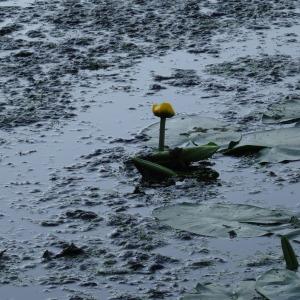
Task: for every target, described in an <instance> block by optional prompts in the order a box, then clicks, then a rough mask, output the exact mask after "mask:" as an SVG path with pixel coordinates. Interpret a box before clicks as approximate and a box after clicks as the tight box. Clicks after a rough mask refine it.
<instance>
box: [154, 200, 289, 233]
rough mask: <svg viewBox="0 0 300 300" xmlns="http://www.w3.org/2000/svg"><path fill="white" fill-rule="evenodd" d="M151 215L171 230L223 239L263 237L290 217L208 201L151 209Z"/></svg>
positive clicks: (286, 222) (276, 212)
mask: <svg viewBox="0 0 300 300" xmlns="http://www.w3.org/2000/svg"><path fill="white" fill-rule="evenodd" d="M153 216H154V217H155V218H157V219H158V220H159V221H160V222H161V223H163V224H165V225H169V226H171V227H173V228H175V229H179V230H184V231H189V232H192V233H196V234H199V235H203V236H211V237H224V238H226V237H235V236H238V237H255V236H263V235H266V234H270V233H273V232H274V231H275V230H276V229H278V228H280V225H281V224H284V225H286V224H288V223H289V221H290V219H291V215H290V214H288V213H285V212H281V211H277V210H270V209H266V208H261V207H258V206H252V205H244V204H209V203H202V204H189V203H182V204H175V205H171V206H165V207H160V208H157V209H155V210H154V211H153ZM291 230H293V229H291Z"/></svg>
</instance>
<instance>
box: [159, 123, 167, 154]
mask: <svg viewBox="0 0 300 300" xmlns="http://www.w3.org/2000/svg"><path fill="white" fill-rule="evenodd" d="M165 130H166V118H160V127H159V145H158V151H164V150H165Z"/></svg>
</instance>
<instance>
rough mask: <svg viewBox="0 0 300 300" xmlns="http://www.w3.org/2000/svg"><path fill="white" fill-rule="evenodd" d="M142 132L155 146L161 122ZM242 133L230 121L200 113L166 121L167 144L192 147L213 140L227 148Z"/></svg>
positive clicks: (237, 139) (238, 138) (149, 144)
mask: <svg viewBox="0 0 300 300" xmlns="http://www.w3.org/2000/svg"><path fill="white" fill-rule="evenodd" d="M142 134H145V135H146V136H147V137H149V140H148V141H147V145H148V146H149V147H152V148H155V147H157V144H158V134H159V122H157V123H154V124H152V125H150V126H149V127H147V128H146V129H144V130H143V131H142ZM240 138H241V134H240V133H238V132H236V131H235V128H233V127H231V126H230V125H229V124H228V123H225V122H222V121H220V120H217V119H213V118H205V117H199V116H198V115H186V116H177V117H174V118H172V119H168V120H167V122H166V141H165V143H166V146H168V147H169V148H175V147H191V146H195V145H203V144H207V143H209V142H213V143H215V144H217V145H219V146H220V147H221V148H223V149H224V148H227V147H228V145H229V143H230V142H231V141H239V140H240Z"/></svg>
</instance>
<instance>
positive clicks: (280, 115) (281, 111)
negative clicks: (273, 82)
mask: <svg viewBox="0 0 300 300" xmlns="http://www.w3.org/2000/svg"><path fill="white" fill-rule="evenodd" d="M262 121H263V122H264V123H266V124H276V123H281V124H289V123H295V122H297V121H300V97H299V96H292V97H289V98H288V99H287V100H286V101H285V102H283V103H279V104H275V105H272V106H271V107H270V108H269V110H268V112H266V113H264V114H263V116H262Z"/></svg>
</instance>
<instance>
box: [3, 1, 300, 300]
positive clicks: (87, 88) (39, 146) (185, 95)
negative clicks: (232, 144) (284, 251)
mask: <svg viewBox="0 0 300 300" xmlns="http://www.w3.org/2000/svg"><path fill="white" fill-rule="evenodd" d="M100 2H101V1H100ZM125 2H126V1H125ZM138 2H139V1H136V3H135V4H134V5H135V6H134V7H136V6H138V7H139V9H140V10H141V11H144V10H145V11H147V12H148V13H150V12H151V5H150V4H147V5H146V4H145V5H144V6H143V5H142V4H138ZM184 2H186V4H188V2H189V3H192V2H193V1H184ZM289 2H292V4H295V5H296V4H297V1H289ZM76 3H77V6H78V7H79V8H80V11H82V12H87V11H89V12H93V11H94V9H96V8H97V5H98V6H100V3H96V2H93V1H91V2H89V1H65V2H64V1H62V2H60V1H57V2H55V3H50V2H46V1H45V2H43V1H41V2H37V1H2V2H0V6H1V7H8V6H20V8H19V9H20V12H18V14H17V16H15V13H14V12H11V11H10V10H9V9H7V10H5V15H3V16H2V19H1V20H0V21H2V22H1V23H0V29H1V28H2V27H3V26H6V25H7V24H10V23H16V24H18V23H21V24H22V26H23V28H20V29H16V31H12V33H9V34H7V35H5V36H4V37H2V38H1V43H2V44H1V45H2V46H1V52H0V59H1V66H5V67H7V70H6V71H7V72H8V73H7V74H9V76H8V77H9V78H8V77H7V78H6V77H5V74H4V73H1V74H0V75H1V78H2V81H3V82H5V84H4V83H3V84H2V85H1V90H0V92H1V94H0V96H1V99H0V103H2V102H3V103H5V109H6V111H4V112H2V111H1V114H3V115H4V116H5V117H6V116H7V115H11V116H12V118H7V119H5V120H6V121H5V122H4V121H1V122H2V123H1V124H2V126H1V128H2V129H1V139H0V143H1V141H2V139H3V141H4V142H3V144H2V145H1V146H0V147H1V148H0V163H1V174H0V190H1V195H0V200H1V211H0V212H1V217H0V225H1V226H0V234H1V242H0V249H6V250H7V251H6V254H5V256H4V257H3V258H1V264H2V266H3V270H2V274H1V276H0V282H1V285H0V293H1V297H2V298H1V299H5V300H6V299H15V300H19V299H27V298H28V299H32V300H34V299H70V300H71V299H73V300H74V299H158V298H164V299H178V297H179V296H180V295H181V294H182V293H184V292H187V291H190V290H191V289H192V288H193V287H194V286H195V285H196V283H197V282H219V283H220V284H224V283H228V284H231V283H233V282H235V281H237V280H241V279H245V278H252V279H254V278H255V277H256V276H257V275H259V274H261V272H263V271H264V270H265V269H266V268H268V267H269V266H266V265H262V266H260V267H255V266H252V267H251V266H250V267H249V265H247V262H248V261H255V260H257V259H259V258H261V257H264V256H265V255H269V256H270V257H273V260H272V263H271V265H272V266H280V265H282V263H281V260H280V258H281V249H280V245H279V241H278V238H276V237H272V238H270V237H269V238H266V237H264V238H255V239H233V240H226V239H210V238H205V237H198V236H187V237H182V236H181V235H180V233H178V232H174V231H173V230H171V229H169V228H165V227H161V226H160V225H159V224H158V223H157V222H156V221H155V220H154V219H153V218H152V217H151V212H152V210H153V209H154V208H156V207H158V206H161V205H164V204H169V203H175V202H183V201H188V202H196V203H198V202H201V201H211V202H219V201H222V202H223V201H224V202H230V203H248V204H249V203H251V204H253V205H258V206H262V207H271V208H284V209H289V210H292V211H298V212H299V202H298V201H299V192H300V184H299V169H300V168H299V167H300V163H299V162H296V163H290V164H277V165H270V166H259V165H257V164H256V163H252V164H251V163H249V160H247V159H237V158H228V157H223V156H216V157H215V158H214V159H213V162H214V163H215V165H214V166H213V167H214V168H215V169H216V170H217V171H218V172H219V173H220V180H219V182H218V184H212V185H205V184H200V183H198V182H197V183H195V182H193V181H187V182H181V183H178V184H177V185H175V186H170V187H148V188H147V187H140V188H141V190H142V193H140V194H135V193H133V191H134V190H135V187H136V186H139V176H138V174H137V173H135V172H132V171H128V170H127V168H126V166H125V164H124V162H125V161H126V160H127V159H128V158H129V157H130V156H131V155H133V154H134V153H136V152H137V151H140V150H141V149H142V147H143V142H142V141H137V140H136V139H135V135H136V133H138V132H140V131H141V130H142V129H143V128H145V127H146V126H148V125H149V124H151V123H153V122H156V121H157V120H156V118H155V117H153V116H152V113H151V105H152V103H154V102H158V101H162V100H168V101H171V102H172V104H173V105H174V107H175V109H176V111H177V112H178V113H179V114H191V113H193V114H195V113H196V114H199V115H200V116H206V117H207V116H209V117H214V118H217V119H222V120H226V121H228V122H230V123H231V124H234V125H238V126H240V127H241V129H242V130H243V131H254V130H258V129H266V128H272V126H270V125H268V126H267V125H263V124H262V123H261V122H260V116H259V113H260V112H262V111H263V110H264V109H266V108H267V107H268V105H269V104H270V103H273V102H274V101H277V100H278V98H280V97H284V96H286V95H287V94H290V93H298V89H297V84H299V82H300V81H299V80H300V75H299V73H298V74H294V75H293V76H287V75H285V73H283V75H282V76H281V78H280V80H278V81H274V82H273V83H270V84H265V82H263V79H261V77H259V76H257V77H254V78H247V76H246V75H245V76H244V75H243V74H242V75H241V78H234V77H232V76H231V77H230V76H225V75H224V74H223V73H222V72H220V73H219V74H217V75H213V74H210V73H209V72H208V71H207V70H208V68H209V67H210V66H219V64H221V63H223V62H228V63H235V62H236V61H237V60H238V58H240V57H243V58H244V57H248V56H249V57H251V58H253V59H259V58H262V57H264V55H267V56H268V57H274V56H275V55H281V56H286V57H288V60H289V61H290V62H294V63H297V62H298V61H299V57H300V56H299V54H300V40H299V34H300V25H299V24H298V21H297V15H295V14H297V13H298V14H299V12H297V8H296V7H294V8H293V9H290V14H287V16H286V17H284V16H282V15H280V16H278V17H277V18H278V20H277V22H276V21H269V23H268V22H267V23H268V24H267V25H269V28H265V29H259V30H256V29H253V27H251V26H249V24H250V25H253V22H254V21H253V20H252V19H251V17H249V16H247V17H243V16H240V15H239V14H238V13H237V12H238V10H237V12H235V11H233V12H231V11H230V9H229V8H228V7H227V6H226V10H225V16H223V17H220V18H219V19H220V20H218V18H213V19H212V20H211V22H216V24H217V25H215V27H214V28H213V29H212V28H211V27H209V30H208V28H206V27H205V28H204V29H203V28H200V29H199V28H198V29H199V30H200V31H201V30H206V36H205V34H204V33H203V34H202V37H201V39H202V40H201V43H200V45H198V44H197V43H198V39H197V38H196V39H195V38H193V34H192V33H191V32H190V29H189V28H190V27H189V26H187V28H185V34H183V35H181V34H179V33H177V29H176V28H171V29H170V34H173V35H174V36H173V37H172V36H171V37H160V35H159V33H155V34H154V33H153V31H152V30H151V29H147V28H145V30H149V31H147V33H148V39H147V38H146V37H144V36H143V35H142V34H141V35H138V34H136V36H134V37H132V40H130V42H132V43H133V41H134V42H135V45H136V48H137V49H135V48H134V47H135V46H133V45H128V44H126V45H125V43H124V45H123V44H122V47H123V48H122V47H121V46H120V45H118V44H117V42H113V37H114V34H117V33H116V32H117V31H115V29H112V30H111V31H110V29H107V28H105V30H106V33H104V30H103V31H101V34H100V33H98V34H97V30H98V29H97V28H98V27H97V26H100V25H97V26H96V25H95V26H94V27H89V26H91V23H92V21H93V19H92V17H93V15H92V14H91V15H90V16H89V15H88V16H87V15H82V16H81V15H80V17H79V18H81V19H80V20H81V22H78V23H76V22H75V21H74V20H72V16H73V18H74V19H75V15H76V11H75V13H74V14H73V15H72V13H71V11H72V9H76ZM126 3H127V2H126ZM128 3H129V2H128ZM224 3H225V4H226V1H225V2H224V1H220V2H219V3H218V2H217V1H207V2H203V7H202V6H201V7H200V11H201V13H204V14H207V15H210V14H212V13H213V12H214V11H217V10H218V5H223V4H224ZM241 3H242V2H241ZM270 3H271V4H272V5H273V4H274V3H275V1H274V3H273V1H270ZM102 4H103V3H102V2H101V5H102ZM151 4H152V5H154V4H155V5H157V6H158V7H157V9H158V11H159V12H161V11H164V9H165V8H163V7H160V5H159V4H157V2H156V1H152V2H151ZM225 4H224V5H225ZM290 4H291V3H290ZM80 5H82V7H80ZM103 5H104V4H103ZM116 5H117V4H116ZM139 5H140V6H139ZM274 5H275V4H274ZM104 6H105V5H104ZM181 6H182V5H181V4H178V3H176V5H174V7H175V8H176V9H177V7H178V11H179V13H178V14H181V13H180V11H181V10H180V9H181ZM30 7H31V8H30ZM45 7H49V10H48V12H47V9H46V10H45V9H44V10H43V8H45ZM274 7H275V8H276V5H275V6H274ZM28 8H30V9H28ZM106 8H107V9H108V10H109V9H110V8H111V7H110V6H108V7H106ZM175 8H174V9H175ZM275 8H274V11H273V10H271V9H270V15H272V16H273V17H274V16H275V15H276V13H277V11H276V10H275ZM22 9H23V10H22ZM119 9H120V14H121V15H122V14H124V15H126V14H125V13H124V11H126V13H127V14H128V13H129V12H128V11H129V9H128V11H127V10H125V9H124V7H123V6H122V7H120V8H119ZM194 9H195V8H192V7H191V8H189V10H191V11H193V10H194ZM249 9H251V7H250V8H249ZM189 10H188V12H189ZM103 11H105V10H103ZM188 12H187V15H188V16H189V14H188ZM77 13H78V12H77ZM109 13H111V14H113V12H109ZM165 13H166V22H169V23H170V24H172V18H171V17H169V13H168V11H166V12H165ZM59 14H62V19H61V20H60V21H61V22H62V21H64V20H66V23H65V24H63V23H60V22H58V20H57V19H55V18H56V17H57V16H58V15H59ZM78 15H79V14H78ZM170 15H171V13H170ZM33 16H35V18H36V19H33ZM138 16H139V15H138ZM103 18H104V17H103ZM107 18H108V17H107ZM115 18H116V20H117V15H115ZM266 18H267V17H266ZM274 18H275V17H274ZM108 19H109V18H108ZM187 19H188V20H192V19H193V18H192V16H189V17H188V18H187ZM271 19H272V18H271ZM201 20H202V19H201ZM72 21H74V23H72ZM258 21H259V20H256V21H255V22H258ZM99 22H100V21H99ZM103 22H104V21H103ZM118 22H119V21H118ZM120 22H121V21H120ZM123 22H124V23H126V20H125V19H124V20H123ZM157 22H158V23H160V24H162V25H161V26H164V25H163V24H164V21H163V20H159V21H157ZM191 22H192V21H191ZM218 22H220V23H218ZM255 22H254V23H255ZM286 23H289V26H287V25H286ZM99 24H100V23H99ZM151 24H152V23H151V22H150V25H151ZM170 24H169V25H170ZM193 24H194V23H193ZM234 24H235V25H234ZM102 25H103V24H102ZM152 25H153V24H152ZM225 25H228V27H226V26H225ZM256 25H257V24H256ZM64 26H65V30H64ZM103 26H104V25H103ZM153 26H154V25H153ZM104 27H105V26H104ZM128 28H129V29H130V30H132V32H134V30H133V29H132V28H134V26H133V27H130V26H129V27H126V28H125V29H124V30H125V32H126V30H128ZM14 30H15V29H14ZM30 30H33V31H34V32H33V33H31V34H29V36H28V32H29V31H30ZM130 30H128V33H129V35H130V32H131V31H130ZM37 31H39V32H37ZM132 32H131V34H133V33H132ZM145 32H146V31H145ZM43 34H45V35H46V36H47V37H46V38H45V37H43ZM119 34H121V35H122V33H118V36H119ZM74 37H75V40H72V42H73V44H72V43H71V42H70V41H71V39H74ZM86 37H89V38H91V39H92V42H89V43H88V41H85V42H82V43H83V44H82V45H81V44H80V43H79V42H78V41H79V40H80V41H83V40H84V38H86ZM98 38H99V40H97V39H98ZM100 38H101V39H103V41H102V42H101V40H100ZM106 38H107V40H111V41H110V44H109V47H108V50H105V51H104V50H102V49H101V47H99V45H104V44H105V43H106V42H107V40H106ZM150 38H153V40H154V41H153V40H150ZM155 38H156V39H158V40H159V41H160V43H156V42H155ZM183 38H186V40H185V42H182V43H180V42H179V40H180V39H183ZM20 39H23V40H24V41H23V42H22V43H21V45H19V46H16V43H17V41H18V40H20ZM36 39H37V40H36ZM128 39H129V37H128ZM164 39H165V42H161V41H163V40H164ZM141 40H142V41H141ZM199 40H200V38H199ZM28 41H29V42H28ZM30 41H31V42H32V43H30ZM33 41H35V42H33ZM36 41H37V42H36ZM187 41H188V42H187ZM39 43H40V44H39ZM51 43H55V44H56V45H53V44H51ZM85 43H86V44H85ZM192 43H196V44H197V46H196V47H189V46H191V45H190V44H192ZM164 44H168V45H170V47H169V48H167V50H162V49H164V48H163V46H164ZM3 45H5V46H3ZM153 45H154V46H153ZM42 46H43V47H44V48H43V47H42ZM96 46H97V47H98V50H97V51H99V53H100V54H99V55H98V52H97V51H96V50H95V49H96V48H97V47H96ZM70 48H72V49H70ZM195 48H197V49H198V48H199V49H200V50H201V51H202V52H201V51H200V50H199V49H198V50H199V51H200V52H199V53H197V51H190V50H191V49H192V50H193V49H194V50H195ZM203 48H206V50H205V51H204V50H203ZM132 49H133V50H132ZM197 49H196V50H197ZM21 50H22V51H23V50H26V51H32V52H34V53H38V57H36V58H34V59H32V62H31V61H30V63H28V61H26V59H24V60H19V59H18V58H16V57H15V56H13V55H15V53H19V52H20V51H21ZM101 51H103V52H101ZM25 56H26V54H25ZM98 56H99V57H100V58H101V59H106V62H105V63H107V64H112V66H111V67H103V68H98V69H97V68H96V67H95V66H94V65H93V66H90V69H89V68H87V67H86V65H85V64H84V63H83V62H85V61H87V60H88V59H89V58H90V57H92V58H93V59H98V58H99V57H98ZM35 59H36V61H35ZM68 59H70V61H69V63H67V62H68ZM279 62H280V58H278V60H276V59H273V60H272V63H273V64H274V65H272V66H270V69H272V68H276V67H277V63H279ZM31 63H32V64H31ZM102 63H103V62H102ZM126 64H127V65H128V66H124V65H126ZM11 65H15V66H19V68H17V69H16V70H12V69H10V68H8V66H11ZM36 65H39V66H40V69H39V70H37V71H38V72H40V73H39V75H37V76H36V78H34V81H33V82H34V83H33V84H32V83H31V80H32V78H31V77H30V76H31V75H28V76H27V73H26V72H27V71H28V74H31V72H33V73H32V74H35V73H34V72H35V71H34V69H33V68H34V67H35V66H36ZM62 65H63V69H61V66H62ZM77 65H80V67H79V73H76V72H75V71H76V70H73V71H72V70H71V71H70V72H69V71H68V70H69V68H71V67H76V66H77ZM280 66H282V65H280ZM20 68H21V69H22V68H24V70H25V71H26V72H25V73H26V74H22V73H20ZM64 68H65V69H64ZM93 68H96V69H95V70H93ZM289 68H290V67H289V66H286V69H287V70H286V72H287V73H288V69H289ZM176 70H183V71H184V72H186V73H184V74H186V75H185V76H189V79H190V81H189V83H187V82H186V81H183V80H179V79H175V80H163V81H161V82H158V81H156V80H155V76H156V75H162V76H170V75H172V74H174V72H175V73H176ZM187 70H192V71H193V72H188V71H187ZM245 72H247V70H246V71H245ZM264 72H265V73H266V76H267V73H268V72H270V70H269V69H268V70H265V71H264ZM34 76H35V75H33V77H34ZM185 76H184V77H185ZM38 77H40V78H38ZM6 80H7V81H6ZM22 80H23V81H22ZM39 80H41V81H44V82H43V85H41V86H39ZM57 80H59V81H57ZM195 82H196V83H197V84H195ZM155 84H156V85H159V86H160V87H159V88H157V87H156V88H155V87H154V88H153V85H155ZM27 85H28V86H27ZM56 85H57V86H58V87H60V88H61V90H58V91H56ZM26 87H29V90H30V89H31V91H34V92H35V94H34V96H35V97H33V96H32V94H30V93H29V92H28V91H26ZM64 92H67V93H66V94H65V95H63V93H64ZM39 94H41V95H42V99H44V97H45V98H47V97H49V103H50V104H49V103H47V105H46V104H45V105H44V104H43V105H41V106H39V107H38V108H37V112H35V113H32V114H31V115H30V114H29V115H28V119H29V120H30V122H29V124H26V122H25V121H24V122H23V123H21V124H16V123H15V122H14V120H15V119H19V118H20V116H21V115H22V112H24V111H26V112H27V109H28V105H29V104H28V103H30V105H31V104H32V102H34V101H36V102H38V101H40V100H39V99H40V98H39V96H38V95H39ZM53 95H55V96H53ZM22 97H23V98H22ZM27 97H28V98H27ZM9 99H11V100H12V101H8V100H9ZM24 99H25V100H24ZM47 99H48V98H47ZM58 99H60V100H61V101H58ZM65 100H69V101H70V103H67V102H63V101H65ZM14 101H15V102H14ZM26 101H27V102H28V103H27V102H26ZM56 101H57V102H56ZM36 102H34V103H36ZM41 102H42V101H41ZM62 103H63V104H62ZM18 104H19V105H20V107H21V108H23V109H24V111H20V110H17V109H18ZM52 104H53V107H52ZM55 105H57V109H55V107H56V106H55ZM0 108H1V106H0ZM8 111H9V113H6V112H8ZM29 112H30V110H29ZM70 112H74V113H76V116H73V117H72V118H69V117H67V114H68V113H70ZM56 113H57V114H56ZM32 115H34V116H35V117H36V119H32V118H31V117H32ZM41 115H43V116H44V117H43V118H40V116H41ZM249 116H252V117H253V118H249ZM248 119H249V120H250V121H247V120H248ZM1 120H4V119H1ZM5 124H8V125H9V126H6V125H5ZM17 125H22V126H17ZM97 149H98V150H99V151H98V154H97V152H95V150H97ZM270 174H272V175H270ZM274 174H275V176H274ZM78 209H81V210H84V211H92V212H94V213H96V214H97V216H98V218H97V219H96V220H84V219H80V218H79V219H76V218H73V219H72V218H70V217H67V215H66V214H67V212H70V211H73V210H78ZM71 242H74V243H75V244H76V245H77V246H79V247H83V249H84V250H85V255H83V256H78V257H76V258H57V259H51V260H49V261H48V260H46V259H43V258H42V256H43V254H44V252H45V251H46V250H48V251H52V252H54V253H59V252H60V251H61V249H63V248H64V247H65V245H66V243H71ZM295 250H296V251H297V252H299V253H300V247H299V246H298V245H295ZM202 260H207V261H209V262H211V264H210V265H208V266H206V267H201V268H200V267H198V268H195V267H193V263H195V262H198V261H202ZM156 268H157V269H156ZM116 270H122V271H123V273H122V272H119V273H118V272H117V271H116ZM122 297H123V298H122Z"/></svg>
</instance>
